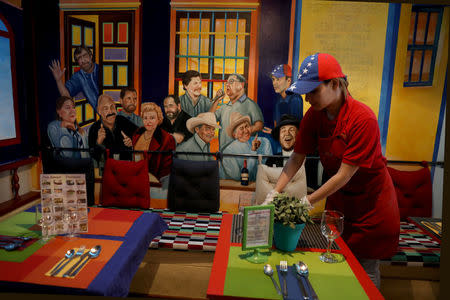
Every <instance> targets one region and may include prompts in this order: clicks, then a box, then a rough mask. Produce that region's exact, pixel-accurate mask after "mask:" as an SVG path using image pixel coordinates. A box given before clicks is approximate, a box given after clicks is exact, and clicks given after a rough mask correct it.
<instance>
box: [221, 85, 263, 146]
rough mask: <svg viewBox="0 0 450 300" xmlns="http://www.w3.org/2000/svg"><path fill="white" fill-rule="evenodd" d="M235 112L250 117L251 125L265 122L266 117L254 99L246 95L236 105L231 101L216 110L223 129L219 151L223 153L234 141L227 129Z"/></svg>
mask: <svg viewBox="0 0 450 300" xmlns="http://www.w3.org/2000/svg"><path fill="white" fill-rule="evenodd" d="M233 111H237V112H239V113H240V114H241V115H243V116H249V117H250V122H251V125H254V124H255V122H256V121H261V122H264V117H263V114H262V112H261V109H260V108H259V106H258V104H256V103H255V101H253V100H252V99H250V98H248V97H247V95H246V94H244V95H242V97H241V98H239V99H238V100H237V101H236V102H235V103H234V104H233V103H231V101H229V102H228V103H227V104H224V105H222V106H221V107H220V108H219V109H218V110H216V112H215V114H216V118H217V121H219V122H220V126H221V127H222V128H221V129H220V130H219V150H220V151H222V150H223V149H225V147H226V146H227V145H228V144H229V143H231V142H232V141H233V138H232V137H230V136H229V135H228V134H227V131H226V129H227V127H228V126H229V125H230V116H231V113H232V112H233Z"/></svg>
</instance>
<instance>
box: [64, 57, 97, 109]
mask: <svg viewBox="0 0 450 300" xmlns="http://www.w3.org/2000/svg"><path fill="white" fill-rule="evenodd" d="M98 70H99V66H98V65H97V64H94V71H92V73H86V72H84V71H83V70H82V69H80V70H79V71H78V72H75V73H74V74H73V75H72V77H71V78H70V79H69V80H68V81H67V82H66V88H67V90H68V91H69V94H70V96H72V97H75V96H76V95H77V94H78V93H79V92H83V94H84V96H85V97H86V99H87V101H88V102H89V104H91V106H92V107H93V108H94V110H95V111H97V99H98V96H99V89H98Z"/></svg>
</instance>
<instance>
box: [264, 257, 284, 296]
mask: <svg viewBox="0 0 450 300" xmlns="http://www.w3.org/2000/svg"><path fill="white" fill-rule="evenodd" d="M264 274H266V275H267V276H269V277H270V279H272V282H273V285H274V286H275V289H276V290H277V293H278V295H281V290H280V288H279V287H278V284H277V282H276V281H275V279H273V269H272V266H271V265H269V264H267V265H265V266H264Z"/></svg>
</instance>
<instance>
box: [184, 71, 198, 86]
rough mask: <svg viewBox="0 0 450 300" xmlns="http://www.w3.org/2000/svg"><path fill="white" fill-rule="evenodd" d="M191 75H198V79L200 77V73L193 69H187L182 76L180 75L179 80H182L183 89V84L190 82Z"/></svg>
mask: <svg viewBox="0 0 450 300" xmlns="http://www.w3.org/2000/svg"><path fill="white" fill-rule="evenodd" d="M193 77H200V79H201V78H202V76H201V75H200V73H199V72H197V71H195V70H189V71H186V72H185V73H184V74H183V76H182V77H181V81H182V82H183V89H184V86H185V85H188V84H189V82H191V79H192V78H193Z"/></svg>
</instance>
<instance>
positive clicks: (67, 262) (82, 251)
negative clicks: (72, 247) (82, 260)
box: [50, 245, 86, 276]
mask: <svg viewBox="0 0 450 300" xmlns="http://www.w3.org/2000/svg"><path fill="white" fill-rule="evenodd" d="M84 249H86V246H84V245H83V246H80V248H78V250H77V252H75V255H74V256H72V257H71V258H69V259H68V260H67V261H66V262H65V263H64V264H63V265H62V266H60V267H59V268H58V269H55V270H54V271H53V272H52V273H51V274H50V275H51V276H56V275H58V273H59V272H61V271H62V269H64V267H65V266H67V265H68V264H69V262H70V261H71V260H72V259H74V258H75V257H76V256H78V257H80V256H81V255H83V253H84Z"/></svg>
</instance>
